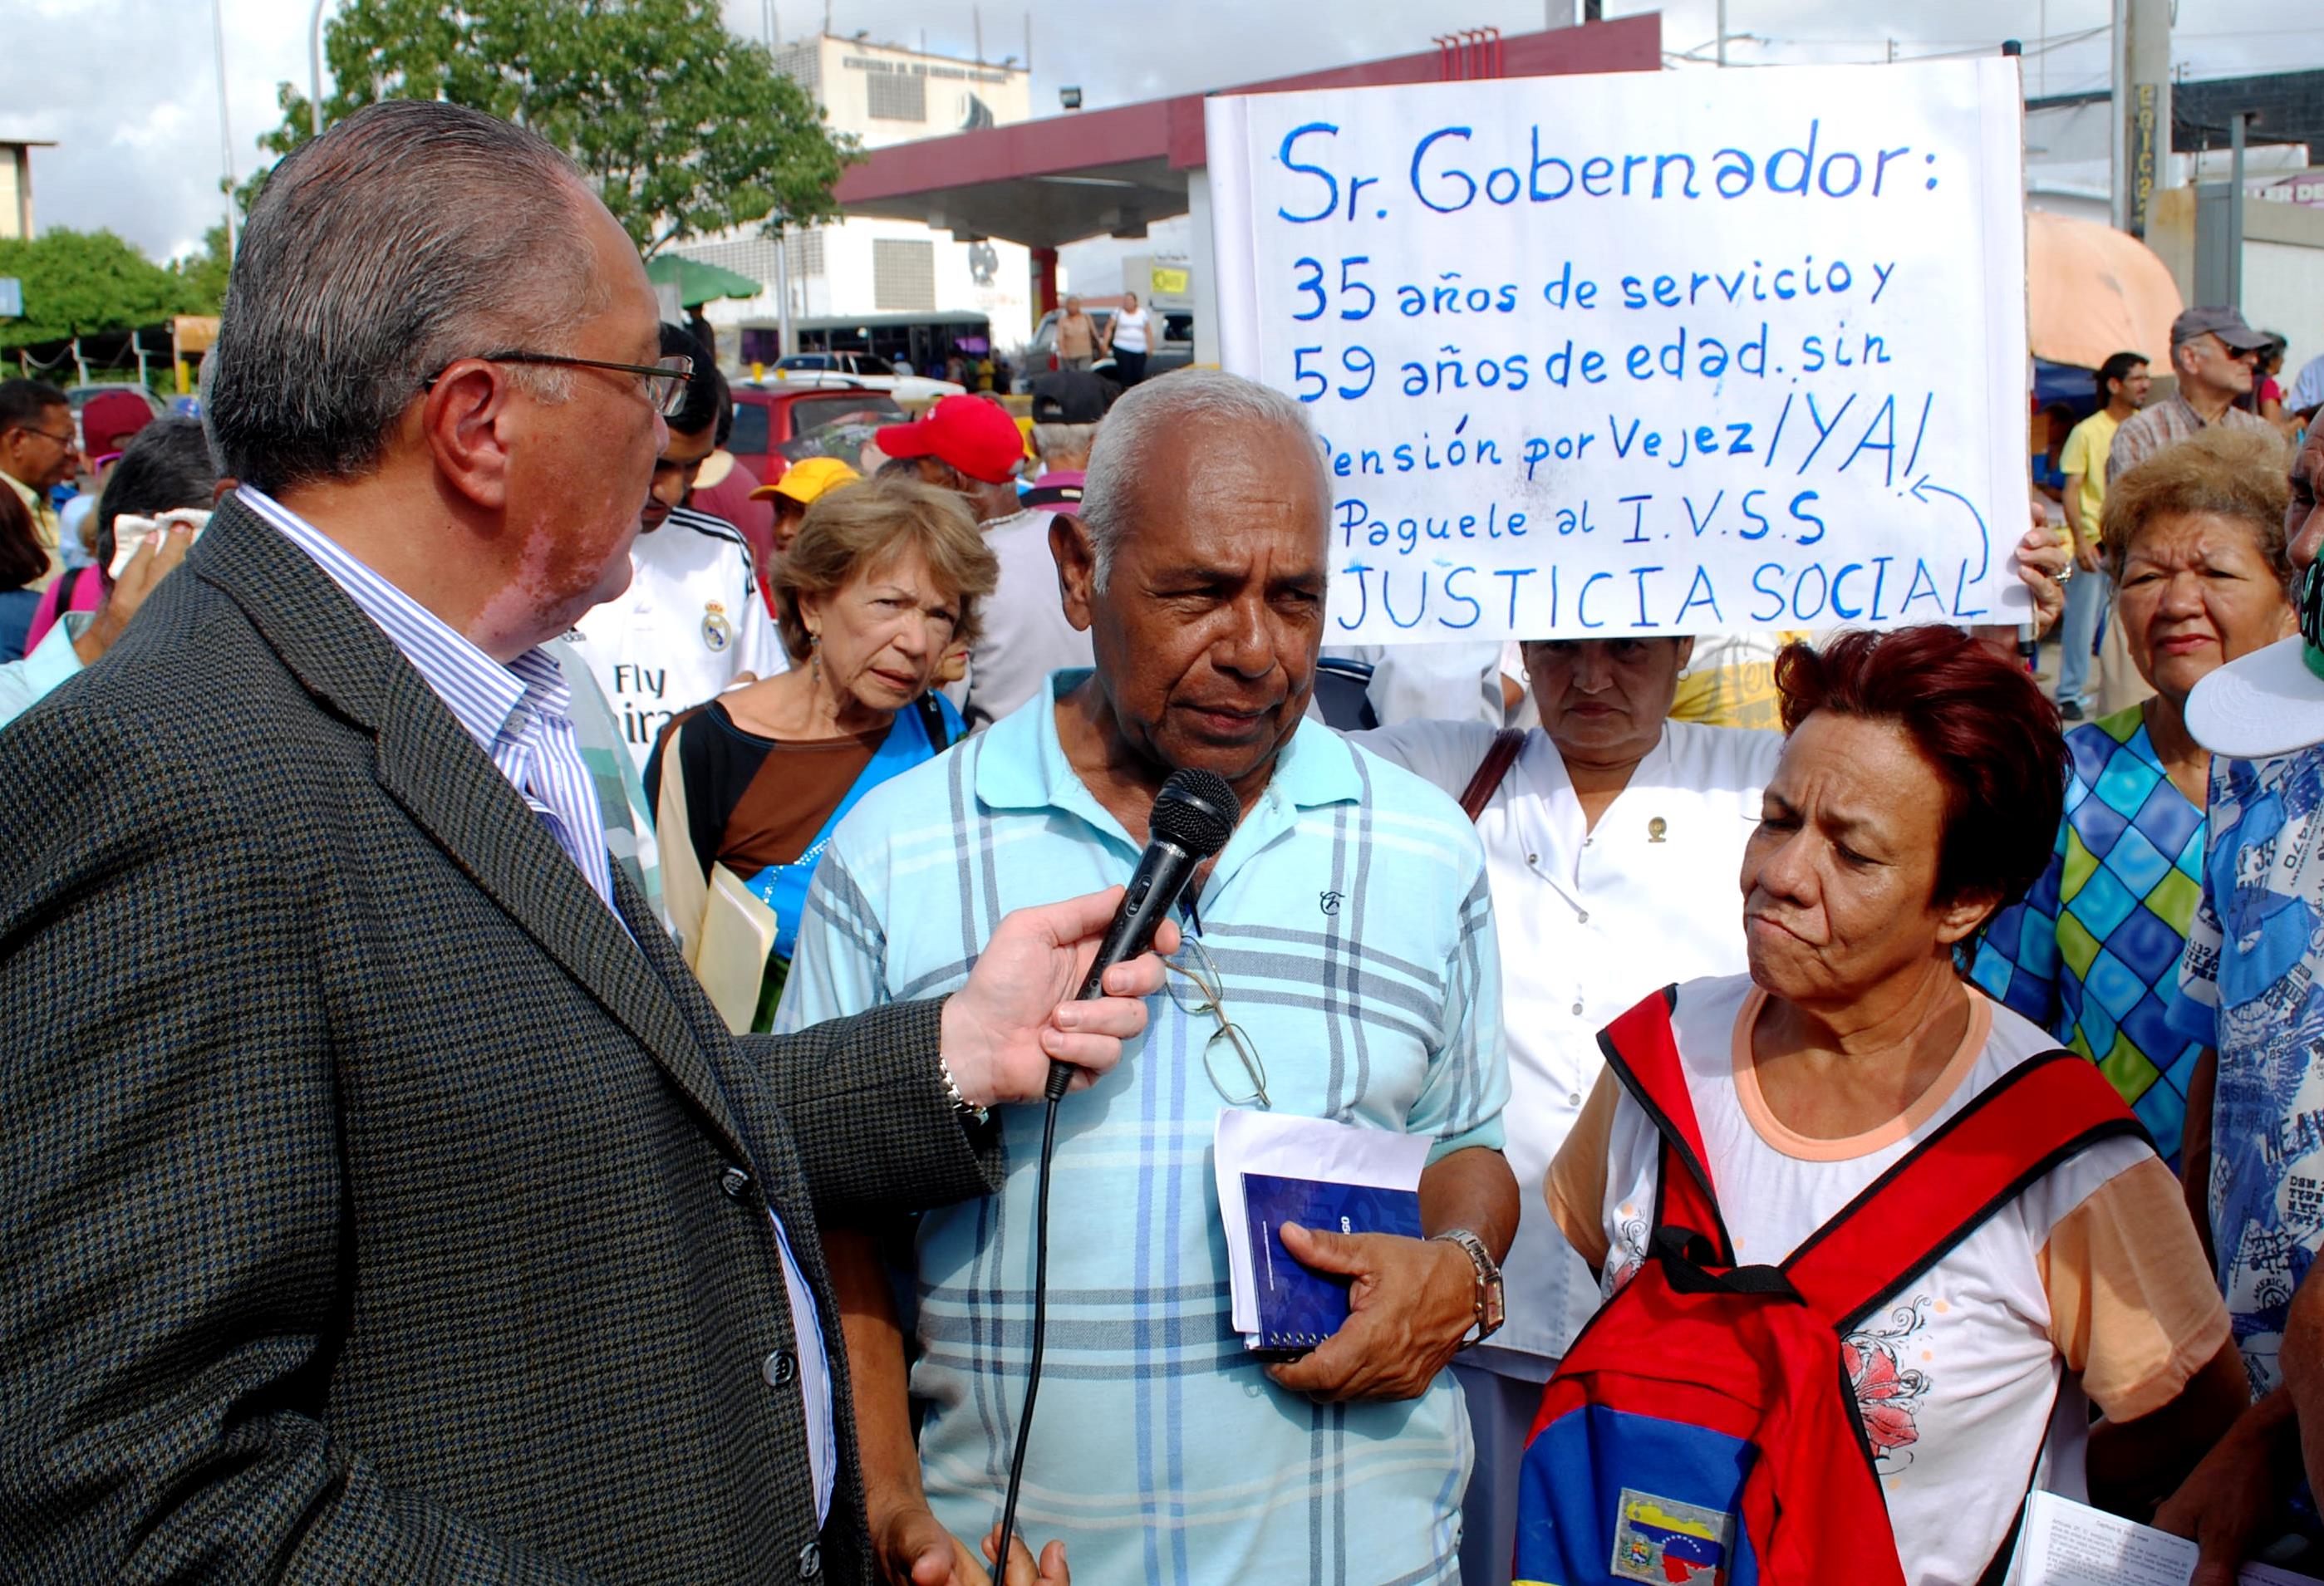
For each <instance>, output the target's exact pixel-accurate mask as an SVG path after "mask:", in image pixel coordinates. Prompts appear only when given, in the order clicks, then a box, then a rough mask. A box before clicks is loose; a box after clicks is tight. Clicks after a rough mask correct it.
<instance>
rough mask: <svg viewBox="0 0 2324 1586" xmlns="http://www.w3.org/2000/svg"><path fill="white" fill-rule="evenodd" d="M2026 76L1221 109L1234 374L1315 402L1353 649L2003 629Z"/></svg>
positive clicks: (1490, 90) (1302, 98) (1419, 97)
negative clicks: (1500, 640) (1903, 628)
mask: <svg viewBox="0 0 2324 1586" xmlns="http://www.w3.org/2000/svg"><path fill="white" fill-rule="evenodd" d="M2018 97H2019V96H2018V86H2017V80H2016V77H2015V65H2014V63H2009V62H2004V61H1999V60H1994V61H1970V62H1951V63H1943V64H1937V65H1923V66H1916V67H1913V68H1909V69H1904V68H1879V67H1862V68H1857V67H1848V68H1803V69H1786V70H1769V71H1759V72H1752V73H1734V74H1723V73H1722V74H1692V73H1686V74H1674V73H1663V74H1637V75H1619V76H1608V77H1595V78H1591V77H1577V78H1530V79H1515V80H1505V81H1495V82H1464V83H1459V84H1449V83H1448V84H1416V85H1410V86H1406V87H1396V88H1364V89H1358V90H1355V91H1353V92H1345V91H1335V92H1333V93H1331V94H1328V95H1327V94H1268V95H1250V96H1237V97H1220V98H1214V99H1213V100H1212V101H1211V102H1210V105H1209V108H1208V115H1209V132H1210V148H1211V172H1212V184H1213V203H1214V211H1215V216H1216V223H1217V237H1218V254H1219V285H1220V298H1221V302H1222V325H1221V332H1222V346H1223V350H1224V355H1225V361H1226V364H1227V366H1228V367H1230V368H1231V369H1234V370H1236V371H1238V372H1239V373H1247V374H1250V375H1252V376H1254V377H1256V378H1258V379H1260V380H1263V381H1266V382H1267V383H1269V384H1271V385H1275V386H1277V388H1279V389H1281V390H1284V391H1286V392H1291V393H1293V394H1294V395H1296V396H1297V397H1299V398H1300V399H1301V400H1302V401H1306V402H1309V403H1311V404H1312V405H1313V410H1314V418H1315V424H1316V429H1317V431H1318V433H1319V435H1320V437H1321V438H1322V441H1323V449H1324V456H1325V460H1326V463H1327V466H1329V468H1330V470H1331V472H1332V475H1333V486H1334V491H1335V496H1336V500H1335V504H1334V507H1333V524H1332V532H1333V558H1334V560H1333V571H1334V574H1335V577H1334V581H1333V594H1332V613H1331V619H1330V621H1331V637H1332V639H1333V641H1340V642H1360V641H1395V640H1398V639H1403V640H1428V639H1434V640H1443V639H1453V638H1467V639H1483V638H1489V637H1521V638H1542V637H1580V636H1582V635H1587V634H1592V633H1598V634H1612V633H1624V634H1636V633H1656V632H1694V631H1697V630H1700V629H1704V628H1711V627H1752V626H1766V627H1779V628H1805V627H1820V626H1827V625H1831V624H1833V623H1836V622H1867V623H1874V624H1882V625H1886V624H1894V623H1900V622H1928V621H1959V622H1975V621H1978V620H1987V621H1993V620H1999V621H2004V622H2015V621H2016V620H2017V619H2018V617H2019V615H2020V614H2021V613H2023V612H2024V609H2025V606H2026V604H2027V602H2026V597H2025V595H2024V591H2023V588H2022V586H2020V585H2019V584H2018V582H2017V580H2016V578H2015V575H2014V573H2013V571H2012V569H2011V567H2010V563H2009V552H2010V549H2011V547H2012V546H2013V545H2014V544H2015V540H2016V538H2017V531H2016V526H2017V515H2016V513H2015V512H2014V511H2004V510H2002V509H2003V506H2004V504H2005V503H2015V502H2016V501H2019V500H2021V499H2022V498H2023V495H2024V467H2025V458H2024V452H2025V446H2024V411H2023V409H2024V404H2023V401H2022V397H2021V394H2020V388H2021V387H2022V384H2023V382H2024V357H2025V351H2024V347H2025V338H2024V263H2023V261H2024V222H2023V217H2022V214H2021V213H2020V210H2019V205H2020V202H2021V199H2020V191H2019V174H2018V173H2019V166H2020V153H2019V143H2018V137H2019V134H2018V127H2019V108H2018Z"/></svg>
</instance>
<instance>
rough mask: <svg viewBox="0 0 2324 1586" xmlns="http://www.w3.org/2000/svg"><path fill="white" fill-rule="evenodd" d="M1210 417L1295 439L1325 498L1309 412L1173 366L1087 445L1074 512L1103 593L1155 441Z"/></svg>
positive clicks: (1215, 374) (1245, 385)
mask: <svg viewBox="0 0 2324 1586" xmlns="http://www.w3.org/2000/svg"><path fill="white" fill-rule="evenodd" d="M1213 419H1215V420H1222V421H1224V422H1225V423H1227V424H1228V425H1230V426H1231V427H1232V428H1234V429H1240V430H1250V429H1265V428H1268V427H1273V428H1276V429H1287V430H1289V431H1291V432H1292V433H1293V434H1295V435H1296V436H1297V437H1298V438H1300V440H1301V441H1302V442H1303V443H1305V446H1306V447H1307V448H1308V451H1309V453H1310V454H1311V455H1312V456H1314V458H1315V467H1316V471H1317V474H1318V475H1319V476H1321V477H1322V478H1323V499H1324V500H1325V501H1326V502H1328V501H1330V500H1331V498H1332V491H1331V483H1330V479H1329V476H1328V475H1323V452H1322V451H1321V450H1320V449H1319V448H1318V447H1317V446H1316V442H1315V431H1314V427H1313V426H1312V425H1310V424H1309V423H1308V421H1307V410H1306V408H1305V406H1303V405H1302V404H1301V403H1300V402H1299V401H1297V400H1296V399H1295V398H1292V397H1287V396H1285V395H1284V394H1283V393H1282V392H1279V391H1277V390H1275V389H1273V388H1272V387H1270V386H1265V385H1261V384H1259V382H1257V381H1256V380H1246V379H1244V378H1243V377H1242V376H1241V375H1240V374H1229V373H1226V372H1224V371H1223V370H1219V369H1198V368H1187V369H1179V370H1176V371H1175V372H1173V373H1168V374H1166V375H1163V376H1162V377H1160V378H1159V379H1156V380H1148V381H1144V382H1141V383H1139V384H1137V385H1133V386H1131V387H1130V389H1129V390H1128V391H1126V392H1123V393H1122V395H1121V398H1120V401H1117V402H1115V403H1114V404H1113V406H1112V407H1111V408H1109V409H1107V410H1106V414H1105V422H1104V423H1103V424H1102V425H1100V426H1099V427H1098V432H1097V440H1096V442H1095V443H1094V444H1093V446H1092V447H1090V461H1089V473H1088V475H1087V476H1086V477H1085V478H1084V480H1083V481H1082V510H1081V511H1080V512H1077V513H1076V514H1074V515H1075V516H1076V517H1078V518H1079V519H1080V520H1081V523H1082V528H1083V530H1084V532H1085V533H1087V534H1088V536H1089V541H1090V554H1091V556H1092V557H1093V559H1094V560H1095V561H1096V563H1097V589H1098V593H1100V594H1101V595H1102V594H1103V593H1104V592H1105V583H1106V578H1107V576H1109V575H1110V574H1111V572H1112V570H1113V553H1114V551H1115V550H1116V549H1119V548H1120V544H1121V541H1122V537H1123V536H1124V535H1125V534H1127V533H1128V532H1129V531H1130V525H1131V523H1132V522H1133V521H1135V520H1136V517H1137V509H1136V504H1135V501H1134V498H1135V497H1136V495H1137V493H1138V492H1139V488H1140V485H1141V484H1142V482H1143V480H1144V479H1145V477H1146V475H1147V466H1146V458H1147V454H1148V452H1150V451H1152V450H1153V448H1154V443H1155V442H1156V441H1157V440H1158V439H1160V438H1162V437H1163V436H1165V435H1167V434H1169V433H1171V432H1172V431H1174V430H1176V429H1178V428H1179V427H1181V426H1182V425H1185V424H1187V423H1189V422H1192V421H1194V420H1213Z"/></svg>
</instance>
